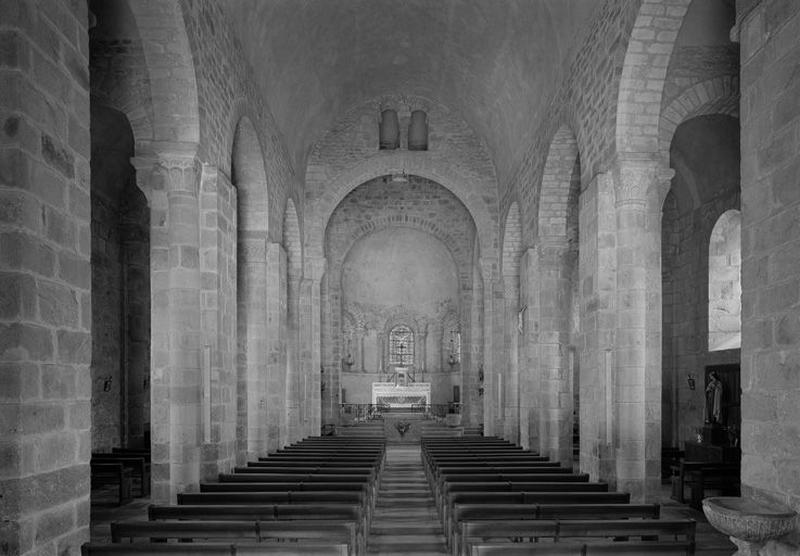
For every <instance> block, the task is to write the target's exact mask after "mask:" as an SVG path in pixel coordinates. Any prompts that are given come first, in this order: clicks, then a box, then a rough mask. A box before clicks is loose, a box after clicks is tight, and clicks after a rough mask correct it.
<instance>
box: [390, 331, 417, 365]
mask: <svg viewBox="0 0 800 556" xmlns="http://www.w3.org/2000/svg"><path fill="white" fill-rule="evenodd" d="M413 362H414V332H412V331H411V329H410V328H409V327H407V326H405V325H403V324H401V325H399V326H395V327H394V328H392V330H391V331H390V332H389V363H390V364H391V365H399V366H400V367H405V366H408V365H411V364H412V363H413Z"/></svg>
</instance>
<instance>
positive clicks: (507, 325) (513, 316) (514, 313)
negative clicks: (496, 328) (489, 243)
mask: <svg viewBox="0 0 800 556" xmlns="http://www.w3.org/2000/svg"><path fill="white" fill-rule="evenodd" d="M503 285H504V292H503V293H504V306H505V315H504V321H505V322H504V327H503V328H504V330H505V342H504V348H503V351H504V353H505V358H506V383H505V407H504V408H503V411H504V416H503V417H504V422H503V438H505V439H506V440H508V441H509V442H514V443H515V444H518V443H519V416H520V412H519V404H520V391H519V336H520V330H519V329H518V324H519V323H518V321H519V307H520V303H519V276H504V277H503Z"/></svg>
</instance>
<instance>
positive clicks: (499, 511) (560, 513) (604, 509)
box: [444, 504, 661, 547]
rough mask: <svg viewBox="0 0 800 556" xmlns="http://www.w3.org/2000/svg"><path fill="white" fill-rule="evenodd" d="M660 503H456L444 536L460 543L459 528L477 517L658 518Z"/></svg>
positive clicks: (487, 518) (563, 518) (456, 543)
mask: <svg viewBox="0 0 800 556" xmlns="http://www.w3.org/2000/svg"><path fill="white" fill-rule="evenodd" d="M660 515H661V506H660V505H658V504H455V505H454V507H453V508H452V516H451V519H450V523H449V525H450V528H449V529H445V531H444V534H445V539H446V541H447V545H448V546H450V547H454V546H458V543H459V534H460V532H459V527H460V523H461V522H463V521H475V520H501V521H510V520H532V519H551V520H575V519H590V520H600V519H658V518H659V517H660Z"/></svg>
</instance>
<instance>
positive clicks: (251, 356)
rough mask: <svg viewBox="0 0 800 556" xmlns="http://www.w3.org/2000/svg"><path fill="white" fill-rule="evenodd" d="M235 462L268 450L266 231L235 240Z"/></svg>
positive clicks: (249, 232)
mask: <svg viewBox="0 0 800 556" xmlns="http://www.w3.org/2000/svg"><path fill="white" fill-rule="evenodd" d="M237 270H238V274H239V276H238V284H239V291H238V292H237V300H238V315H237V323H238V324H237V336H238V338H237V339H238V342H237V343H238V348H237V349H238V351H237V353H238V360H237V365H238V372H237V376H238V379H237V400H238V401H237V414H238V416H237V427H236V428H237V431H236V438H237V441H238V442H237V444H238V445H237V453H238V454H237V461H238V462H239V464H240V465H244V462H245V461H246V460H248V459H250V460H252V459H255V458H257V457H258V456H263V455H266V453H267V436H268V431H267V382H266V377H267V356H268V348H267V302H266V299H267V232H266V230H243V231H242V232H241V233H240V234H239V241H238V261H237Z"/></svg>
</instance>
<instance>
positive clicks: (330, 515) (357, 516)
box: [147, 503, 369, 539]
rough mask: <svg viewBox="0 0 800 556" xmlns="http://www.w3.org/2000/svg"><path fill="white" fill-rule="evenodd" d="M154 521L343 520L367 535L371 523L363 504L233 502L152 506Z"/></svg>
mask: <svg viewBox="0 0 800 556" xmlns="http://www.w3.org/2000/svg"><path fill="white" fill-rule="evenodd" d="M147 516H148V519H149V520H150V521H162V520H202V521H281V522H283V521H306V520H308V521H319V520H328V521H329V520H341V521H352V522H354V523H356V524H357V527H356V534H357V535H358V536H359V537H363V538H364V539H366V538H367V534H368V533H369V526H368V524H367V519H366V514H365V513H364V508H363V507H362V506H361V505H360V504H334V503H331V504H230V505H214V506H206V505H182V506H172V505H155V504H154V505H150V506H149V507H148V509H147Z"/></svg>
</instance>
